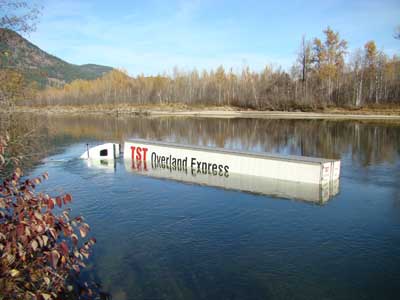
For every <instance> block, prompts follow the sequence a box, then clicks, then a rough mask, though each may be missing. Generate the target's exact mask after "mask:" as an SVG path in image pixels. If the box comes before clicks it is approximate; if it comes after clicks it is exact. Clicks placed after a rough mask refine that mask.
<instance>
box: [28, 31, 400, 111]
mask: <svg viewBox="0 0 400 300" xmlns="http://www.w3.org/2000/svg"><path fill="white" fill-rule="evenodd" d="M21 103H23V104H33V105H41V106H42V105H92V104H95V105H99V104H100V105H116V104H131V105H147V104H163V105H164V104H176V103H178V104H186V105H193V104H194V105H196V104H198V105H212V106H237V107H241V108H251V109H260V110H270V109H271V110H275V109H276V110H293V109H300V110H313V109H318V108H324V107H327V106H338V107H362V106H366V105H382V104H399V103H400V58H399V57H398V56H396V55H394V56H392V57H389V56H388V55H387V54H385V53H384V52H383V51H380V50H379V49H378V47H377V45H376V43H375V42H374V41H368V42H367V43H366V44H365V46H364V48H363V49H358V50H356V51H354V52H352V53H349V52H348V49H347V41H345V40H344V39H342V38H341V37H340V35H339V33H338V32H336V31H334V30H332V29H331V28H329V27H328V28H327V29H325V30H324V31H323V38H322V39H320V38H315V39H313V40H307V39H306V38H305V37H303V39H302V42H301V45H300V49H299V51H298V57H297V60H296V62H295V63H294V64H293V66H292V67H291V69H290V71H286V70H283V69H282V68H281V67H272V66H266V67H265V68H264V70H262V71H261V72H255V71H252V70H250V68H249V67H244V68H243V69H242V70H241V72H234V71H233V70H232V69H230V70H226V69H224V67H222V66H220V67H218V68H217V69H216V70H211V71H206V70H204V71H201V72H199V71H198V70H196V69H195V70H192V71H181V70H179V69H178V68H175V69H174V70H173V73H172V74H171V75H158V76H150V77H146V76H143V75H139V76H136V77H130V76H128V74H127V73H126V72H124V71H122V70H114V71H112V72H110V73H107V74H106V75H104V76H103V77H101V78H99V79H96V80H91V81H85V80H76V81H73V82H71V83H69V84H66V85H64V86H63V87H49V88H47V89H45V90H44V91H40V92H39V93H38V94H37V96H36V97H35V99H34V100H32V101H24V102H21Z"/></svg>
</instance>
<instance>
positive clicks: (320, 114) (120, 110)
mask: <svg viewBox="0 0 400 300" xmlns="http://www.w3.org/2000/svg"><path fill="white" fill-rule="evenodd" d="M15 112H19V113H37V114H52V115H53V114H74V115H75V114H99V115H102V114H104V115H116V116H148V117H201V118H267V119H272V118H274V119H338V120H399V121H400V108H384V109H360V110H350V109H349V110H346V109H326V110H323V111H316V112H301V111H295V112H291V111H257V110H241V109H238V108H233V107H184V106H137V107H136V106H118V107H112V106H82V107H79V106H48V107H21V106H17V107H15Z"/></svg>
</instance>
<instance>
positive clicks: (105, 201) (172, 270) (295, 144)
mask: <svg viewBox="0 0 400 300" xmlns="http://www.w3.org/2000/svg"><path fill="white" fill-rule="evenodd" d="M42 121H43V123H44V125H43V126H45V128H47V131H48V139H49V141H50V142H49V143H50V144H53V145H56V144H58V143H61V144H64V145H65V144H71V143H73V144H71V145H70V146H68V147H66V148H65V149H64V151H63V152H60V153H59V154H57V155H55V156H52V157H50V158H48V159H47V160H46V162H45V163H44V165H41V166H39V167H37V168H36V170H35V171H34V172H35V173H42V172H43V171H45V170H47V171H48V172H49V174H50V179H49V181H48V182H46V183H45V184H44V185H43V186H42V188H43V189H46V190H50V191H51V190H52V189H53V187H54V186H56V187H63V188H65V189H67V190H68V191H70V192H72V194H73V196H74V203H73V204H72V209H73V211H72V212H73V213H74V214H83V215H84V216H85V217H86V220H87V222H88V223H89V224H90V225H91V228H92V234H93V235H94V236H95V237H96V238H97V241H98V244H97V245H96V248H95V252H94V256H93V260H92V262H91V264H90V269H89V271H91V273H90V274H92V276H94V277H95V278H96V279H97V280H98V281H99V282H101V283H102V285H103V288H104V289H105V290H107V291H109V292H111V293H112V295H113V299H117V300H119V299H394V298H396V297H397V295H399V294H400V286H399V284H398V283H399V280H400V271H399V270H400V250H399V249H400V205H399V203H400V198H399V195H400V185H399V184H398V183H399V178H400V125H399V124H396V123H368V122H366V123H364V122H355V121H349V122H344V121H321V120H319V121H314V120H255V119H251V120H245V119H232V120H226V119H225V120H215V119H179V118H170V119H169V118H162V119H140V118H134V119H114V118H111V117H110V118H105V119H102V118H100V117H96V116H88V117H77V116H71V117H55V116H53V117H43V118H42ZM134 137H137V138H146V139H154V140H164V141H171V142H178V143H188V144H198V145H211V146H218V147H226V148H231V149H243V150H252V151H268V152H278V153H288V154H301V155H307V156H320V157H327V158H340V159H341V161H342V176H341V179H340V193H339V194H338V195H336V196H335V197H334V199H333V200H332V201H329V202H327V203H326V204H325V205H323V206H320V205H306V204H304V203H303V202H301V201H277V200H276V198H275V197H274V198H272V197H271V196H266V195H258V194H250V193H242V192H239V191H234V190H226V189H220V188H214V187H210V186H201V185H192V184H185V183H181V182H179V181H171V180H160V179H157V178H155V177H151V176H142V175H139V174H136V173H134V172H130V171H129V172H128V171H127V170H126V169H125V168H124V167H123V165H121V162H117V164H116V167H114V164H113V163H111V164H108V165H105V164H104V163H103V164H101V163H100V166H102V168H88V166H87V162H85V161H82V160H79V159H74V158H75V157H79V155H80V154H82V152H83V151H85V150H86V143H90V144H92V145H94V144H100V143H103V142H105V141H118V142H119V141H121V140H123V139H125V138H134ZM66 141H68V142H66ZM164 175H165V174H164ZM216 184H217V183H216ZM263 188H264V187H263ZM57 191H58V188H57ZM293 198H294V197H293Z"/></svg>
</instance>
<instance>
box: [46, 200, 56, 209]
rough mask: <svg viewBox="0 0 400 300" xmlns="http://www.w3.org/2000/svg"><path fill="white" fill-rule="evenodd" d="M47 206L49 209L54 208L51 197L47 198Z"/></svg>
mask: <svg viewBox="0 0 400 300" xmlns="http://www.w3.org/2000/svg"><path fill="white" fill-rule="evenodd" d="M47 208H48V209H49V210H52V209H53V208H54V199H53V198H51V199H49V202H48V203H47Z"/></svg>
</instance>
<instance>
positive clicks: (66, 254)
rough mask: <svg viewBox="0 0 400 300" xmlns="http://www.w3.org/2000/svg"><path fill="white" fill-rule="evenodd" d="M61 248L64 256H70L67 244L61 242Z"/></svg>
mask: <svg viewBox="0 0 400 300" xmlns="http://www.w3.org/2000/svg"><path fill="white" fill-rule="evenodd" d="M60 248H61V253H62V254H63V255H64V256H66V257H67V256H69V250H68V245H67V243H66V242H64V241H63V242H61V244H60Z"/></svg>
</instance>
